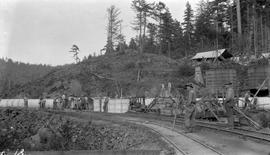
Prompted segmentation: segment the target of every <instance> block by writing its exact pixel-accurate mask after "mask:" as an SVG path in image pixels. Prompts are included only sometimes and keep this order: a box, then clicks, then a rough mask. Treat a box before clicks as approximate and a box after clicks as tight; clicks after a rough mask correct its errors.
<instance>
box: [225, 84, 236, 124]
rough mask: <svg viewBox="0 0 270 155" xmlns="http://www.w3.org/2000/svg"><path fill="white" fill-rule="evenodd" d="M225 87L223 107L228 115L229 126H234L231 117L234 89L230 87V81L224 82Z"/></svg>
mask: <svg viewBox="0 0 270 155" xmlns="http://www.w3.org/2000/svg"><path fill="white" fill-rule="evenodd" d="M225 88H226V96H225V103H224V107H225V110H226V114H227V117H228V125H229V128H233V127H234V117H233V107H234V90H233V87H232V83H231V82H229V83H226V84H225Z"/></svg>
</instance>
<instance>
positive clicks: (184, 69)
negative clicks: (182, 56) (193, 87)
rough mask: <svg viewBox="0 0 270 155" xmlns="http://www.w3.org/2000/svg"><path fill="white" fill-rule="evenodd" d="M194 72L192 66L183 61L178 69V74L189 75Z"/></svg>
mask: <svg viewBox="0 0 270 155" xmlns="http://www.w3.org/2000/svg"><path fill="white" fill-rule="evenodd" d="M194 72H195V69H194V67H192V66H191V65H189V64H187V63H184V64H182V65H181V66H180V67H179V69H178V76H184V77H190V76H193V75H194Z"/></svg>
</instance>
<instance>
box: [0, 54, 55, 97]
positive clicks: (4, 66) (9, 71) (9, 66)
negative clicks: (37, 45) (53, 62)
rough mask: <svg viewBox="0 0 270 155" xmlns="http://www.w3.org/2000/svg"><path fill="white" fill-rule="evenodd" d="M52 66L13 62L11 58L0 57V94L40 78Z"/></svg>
mask: <svg viewBox="0 0 270 155" xmlns="http://www.w3.org/2000/svg"><path fill="white" fill-rule="evenodd" d="M52 68H53V67H51V66H47V65H34V64H26V63H21V62H14V61H12V60H11V59H0V92H2V93H0V94H2V95H4V94H5V93H8V92H9V90H11V88H17V87H18V86H20V85H23V84H25V83H27V82H30V81H33V80H35V79H38V78H41V77H43V76H44V75H46V74H47V73H48V72H49V71H51V70H52Z"/></svg>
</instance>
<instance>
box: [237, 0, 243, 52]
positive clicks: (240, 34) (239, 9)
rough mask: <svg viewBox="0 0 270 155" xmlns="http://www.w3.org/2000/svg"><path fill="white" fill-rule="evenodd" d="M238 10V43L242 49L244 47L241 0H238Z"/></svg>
mask: <svg viewBox="0 0 270 155" xmlns="http://www.w3.org/2000/svg"><path fill="white" fill-rule="evenodd" d="M236 11H237V31H238V43H239V45H240V49H242V43H241V42H242V24H241V8H240V0H236Z"/></svg>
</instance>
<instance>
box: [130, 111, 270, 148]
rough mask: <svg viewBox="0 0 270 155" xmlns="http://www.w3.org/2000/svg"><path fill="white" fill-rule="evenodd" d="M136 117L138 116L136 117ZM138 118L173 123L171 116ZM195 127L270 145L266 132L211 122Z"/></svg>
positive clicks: (203, 122)
mask: <svg viewBox="0 0 270 155" xmlns="http://www.w3.org/2000/svg"><path fill="white" fill-rule="evenodd" d="M129 115H130V116H134V114H129ZM136 117H138V114H137V116H136ZM139 117H143V118H147V119H154V120H159V121H165V122H171V123H172V122H173V117H171V116H161V115H156V114H143V115H141V116H139ZM195 122H196V126H200V127H203V128H207V129H212V130H217V131H223V132H227V133H231V134H235V135H240V136H244V137H246V138H252V139H255V140H259V141H264V142H267V143H270V133H268V132H261V131H256V130H249V129H244V128H240V127H235V128H234V129H228V128H227V126H226V124H223V123H212V122H205V121H199V120H197V121H195ZM183 123H184V118H183V117H177V120H176V124H178V125H180V124H183Z"/></svg>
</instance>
